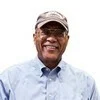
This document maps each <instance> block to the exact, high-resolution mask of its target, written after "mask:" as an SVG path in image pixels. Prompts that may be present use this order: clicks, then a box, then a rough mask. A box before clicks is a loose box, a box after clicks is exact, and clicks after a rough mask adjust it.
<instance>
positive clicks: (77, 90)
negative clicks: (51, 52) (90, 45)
mask: <svg viewBox="0 0 100 100" xmlns="http://www.w3.org/2000/svg"><path fill="white" fill-rule="evenodd" d="M0 100H100V98H99V95H98V92H97V89H96V85H95V82H94V79H93V78H92V77H90V76H89V75H87V74H86V73H85V72H83V71H81V70H79V69H76V68H74V67H72V66H70V65H69V64H67V63H66V62H64V61H60V63H59V64H58V66H57V67H56V68H55V69H53V70H50V69H49V68H47V67H46V66H45V65H44V64H43V63H42V62H41V61H40V60H39V59H38V58H35V59H34V60H31V61H29V62H26V63H24V64H19V65H15V66H13V67H11V68H9V69H7V70H6V71H4V72H3V73H2V74H1V75H0Z"/></svg>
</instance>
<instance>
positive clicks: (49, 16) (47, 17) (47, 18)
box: [35, 11, 69, 32]
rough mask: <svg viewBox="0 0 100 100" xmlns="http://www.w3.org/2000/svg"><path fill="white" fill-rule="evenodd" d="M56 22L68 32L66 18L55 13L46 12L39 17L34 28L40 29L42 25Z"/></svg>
mask: <svg viewBox="0 0 100 100" xmlns="http://www.w3.org/2000/svg"><path fill="white" fill-rule="evenodd" d="M51 21H56V22H58V23H60V24H61V25H62V26H63V27H64V28H65V29H66V30H67V32H69V28H68V22H67V18H66V17H65V16H64V15H62V14H61V13H59V12H57V11H48V12H44V13H42V14H40V15H39V17H38V18H37V21H36V25H35V28H41V27H42V26H43V25H44V24H46V23H48V22H51Z"/></svg>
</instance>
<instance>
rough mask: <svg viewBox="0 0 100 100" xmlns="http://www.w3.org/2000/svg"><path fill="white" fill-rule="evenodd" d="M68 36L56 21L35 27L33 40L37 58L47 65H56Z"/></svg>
mask: <svg viewBox="0 0 100 100" xmlns="http://www.w3.org/2000/svg"><path fill="white" fill-rule="evenodd" d="M68 39H69V36H68V34H67V33H66V30H65V28H64V27H63V26H62V25H61V24H59V23H57V22H48V23H47V24H45V25H43V26H42V27H41V28H39V29H36V33H35V34H34V41H35V45H36V49H37V51H38V57H39V59H40V60H41V61H42V62H43V63H44V64H45V65H46V66H48V67H50V66H52V67H56V65H57V64H58V63H59V61H60V60H61V57H62V54H63V53H64V51H65V49H66V45H67V43H68Z"/></svg>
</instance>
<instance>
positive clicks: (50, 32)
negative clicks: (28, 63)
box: [41, 28, 68, 38]
mask: <svg viewBox="0 0 100 100" xmlns="http://www.w3.org/2000/svg"><path fill="white" fill-rule="evenodd" d="M41 30H42V31H41V35H44V36H51V35H53V36H55V37H63V38H64V37H65V36H66V35H67V34H68V32H67V31H66V30H63V29H49V28H42V29H41Z"/></svg>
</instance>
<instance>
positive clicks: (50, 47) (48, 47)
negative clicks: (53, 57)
mask: <svg viewBox="0 0 100 100" xmlns="http://www.w3.org/2000/svg"><path fill="white" fill-rule="evenodd" d="M46 48H47V49H55V48H56V47H54V46H46Z"/></svg>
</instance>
